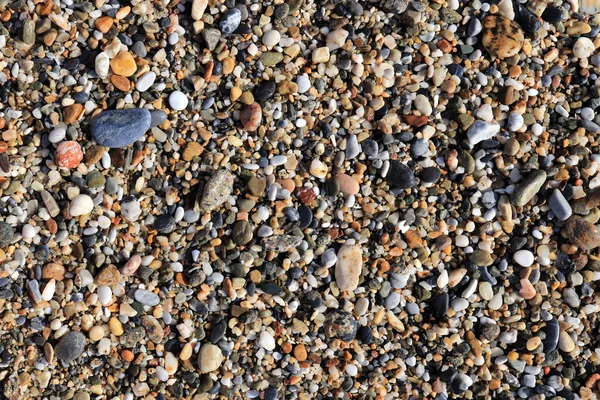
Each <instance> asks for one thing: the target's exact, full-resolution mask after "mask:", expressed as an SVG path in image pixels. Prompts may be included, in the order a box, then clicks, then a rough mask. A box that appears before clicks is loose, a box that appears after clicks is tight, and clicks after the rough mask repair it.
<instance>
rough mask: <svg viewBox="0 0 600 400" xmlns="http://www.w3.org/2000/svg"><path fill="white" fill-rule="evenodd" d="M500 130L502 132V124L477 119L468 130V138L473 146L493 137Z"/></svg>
mask: <svg viewBox="0 0 600 400" xmlns="http://www.w3.org/2000/svg"><path fill="white" fill-rule="evenodd" d="M498 132H500V125H498V124H495V123H492V122H486V121H481V120H477V121H475V122H474V123H473V125H471V126H470V127H469V129H468V130H467V138H468V139H469V143H470V144H471V146H475V145H476V144H478V143H480V142H482V141H484V140H488V139H491V138H493V137H494V136H496V134H497V133H498Z"/></svg>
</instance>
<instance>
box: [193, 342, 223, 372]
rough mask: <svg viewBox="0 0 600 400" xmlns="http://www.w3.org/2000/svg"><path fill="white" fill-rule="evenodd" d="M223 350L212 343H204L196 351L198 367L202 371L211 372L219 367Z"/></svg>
mask: <svg viewBox="0 0 600 400" xmlns="http://www.w3.org/2000/svg"><path fill="white" fill-rule="evenodd" d="M222 363H223V352H222V351H221V349H220V348H219V347H218V346H215V345H214V344H210V343H205V344H203V345H202V347H200V351H199V352H198V368H199V369H200V371H201V372H203V373H208V372H213V371H216V370H218V369H219V367H221V364H222Z"/></svg>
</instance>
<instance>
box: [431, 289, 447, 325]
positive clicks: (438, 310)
mask: <svg viewBox="0 0 600 400" xmlns="http://www.w3.org/2000/svg"><path fill="white" fill-rule="evenodd" d="M449 307H450V298H449V297H448V293H445V292H444V293H440V294H438V295H437V296H435V297H434V299H433V301H432V309H433V314H434V316H435V317H436V318H437V319H441V318H444V316H446V313H447V312H448V308H449Z"/></svg>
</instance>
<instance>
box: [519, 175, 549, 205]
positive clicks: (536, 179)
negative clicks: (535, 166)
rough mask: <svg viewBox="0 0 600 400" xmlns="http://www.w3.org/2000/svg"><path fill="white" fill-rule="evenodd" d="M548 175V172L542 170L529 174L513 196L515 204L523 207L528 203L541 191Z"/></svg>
mask: <svg viewBox="0 0 600 400" xmlns="http://www.w3.org/2000/svg"><path fill="white" fill-rule="evenodd" d="M546 177H547V175H546V172H544V171H540V170H536V171H533V172H531V173H530V174H529V175H527V178H525V179H524V180H523V181H522V182H521V184H520V185H519V187H518V188H517V189H516V190H515V191H514V192H513V194H512V196H511V201H512V202H513V204H514V205H515V206H518V207H523V206H524V205H525V204H527V203H528V202H529V200H531V199H532V198H533V196H535V195H536V194H537V193H538V192H539V191H540V189H541V188H542V186H543V185H544V182H546Z"/></svg>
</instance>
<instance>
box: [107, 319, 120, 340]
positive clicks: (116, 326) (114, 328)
mask: <svg viewBox="0 0 600 400" xmlns="http://www.w3.org/2000/svg"><path fill="white" fill-rule="evenodd" d="M108 329H109V330H110V333H112V334H113V335H115V336H121V335H122V334H123V332H124V330H123V324H122V323H121V321H119V319H118V318H115V317H112V318H111V319H110V320H108Z"/></svg>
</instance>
